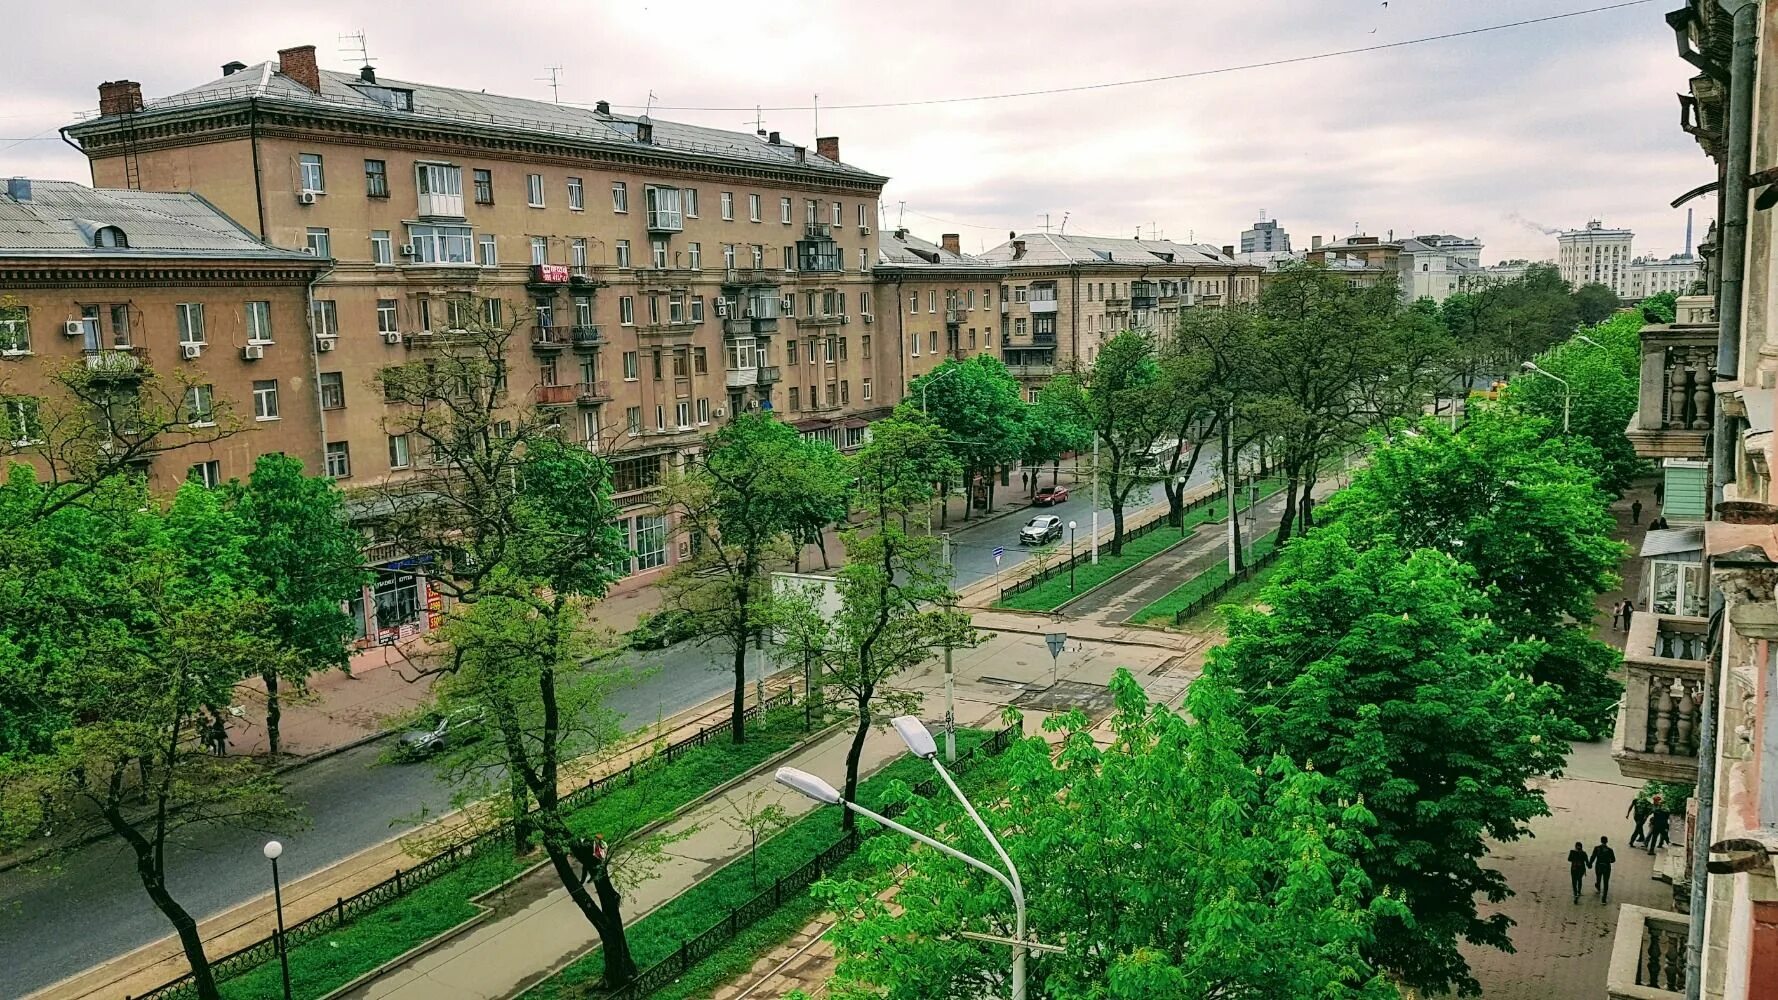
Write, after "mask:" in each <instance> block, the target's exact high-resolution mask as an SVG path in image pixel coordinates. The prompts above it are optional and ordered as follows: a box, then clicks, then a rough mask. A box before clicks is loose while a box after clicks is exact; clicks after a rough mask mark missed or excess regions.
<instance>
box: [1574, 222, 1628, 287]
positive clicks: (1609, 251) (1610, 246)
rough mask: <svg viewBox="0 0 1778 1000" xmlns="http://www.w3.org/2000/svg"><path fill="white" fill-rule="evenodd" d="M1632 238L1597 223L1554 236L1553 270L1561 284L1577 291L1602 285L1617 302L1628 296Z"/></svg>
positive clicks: (1625, 230) (1625, 232)
mask: <svg viewBox="0 0 1778 1000" xmlns="http://www.w3.org/2000/svg"><path fill="white" fill-rule="evenodd" d="M1634 238H1635V234H1634V233H1632V232H1630V231H1629V230H1628V229H1608V228H1606V226H1605V224H1604V223H1602V222H1600V221H1599V220H1598V219H1593V220H1591V221H1590V222H1588V223H1587V225H1586V228H1585V229H1570V230H1567V231H1565V232H1562V233H1558V234H1557V235H1556V268H1557V270H1559V271H1560V272H1561V274H1562V280H1563V281H1566V282H1568V283H1569V284H1570V285H1573V286H1574V287H1575V288H1579V287H1580V286H1582V285H1604V286H1605V287H1607V288H1609V289H1611V290H1612V291H1614V292H1616V293H1617V294H1618V296H1619V297H1620V298H1622V297H1628V296H1629V294H1630V258H1631V254H1630V244H1631V242H1632V241H1633V240H1634Z"/></svg>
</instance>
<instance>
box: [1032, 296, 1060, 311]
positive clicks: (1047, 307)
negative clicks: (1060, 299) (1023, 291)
mask: <svg viewBox="0 0 1778 1000" xmlns="http://www.w3.org/2000/svg"><path fill="white" fill-rule="evenodd" d="M1025 304H1026V305H1028V306H1030V307H1031V311H1032V312H1033V313H1053V312H1055V311H1056V300H1055V299H1053V298H1048V299H1039V298H1032V299H1028V300H1026V303H1025Z"/></svg>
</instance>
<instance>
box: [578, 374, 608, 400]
mask: <svg viewBox="0 0 1778 1000" xmlns="http://www.w3.org/2000/svg"><path fill="white" fill-rule="evenodd" d="M610 398H611V383H610V382H608V381H606V380H605V379H599V380H598V381H596V382H582V383H580V384H579V385H577V386H575V387H574V401H575V402H577V403H586V404H589V405H590V404H592V403H603V402H605V401H606V400H608V399H610Z"/></svg>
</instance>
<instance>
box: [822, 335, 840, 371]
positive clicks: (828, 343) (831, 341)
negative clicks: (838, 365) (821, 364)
mask: <svg viewBox="0 0 1778 1000" xmlns="http://www.w3.org/2000/svg"><path fill="white" fill-rule="evenodd" d="M836 340H838V338H837V337H823V338H822V340H821V360H823V361H825V362H827V363H828V364H830V365H831V364H833V361H834V350H835V341H836Z"/></svg>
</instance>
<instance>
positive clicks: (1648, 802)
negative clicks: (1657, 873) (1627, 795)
mask: <svg viewBox="0 0 1778 1000" xmlns="http://www.w3.org/2000/svg"><path fill="white" fill-rule="evenodd" d="M1624 815H1626V816H1629V817H1631V818H1633V819H1635V820H1636V829H1635V830H1633V831H1631V832H1630V846H1631V847H1635V846H1637V845H1636V842H1637V841H1638V840H1640V841H1642V846H1643V847H1646V848H1648V853H1650V854H1653V853H1654V852H1655V848H1657V847H1665V846H1666V845H1667V827H1668V826H1669V824H1670V823H1671V822H1672V819H1671V815H1670V813H1669V812H1668V810H1667V805H1666V803H1665V802H1663V801H1662V800H1661V796H1659V795H1655V796H1654V797H1652V798H1647V799H1645V798H1643V797H1642V796H1640V795H1638V796H1636V798H1634V799H1632V800H1631V802H1630V811H1629V812H1627V813H1625V814H1624ZM1645 824H1646V826H1647V829H1646V830H1645V829H1644V828H1643V827H1644V825H1645Z"/></svg>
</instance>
